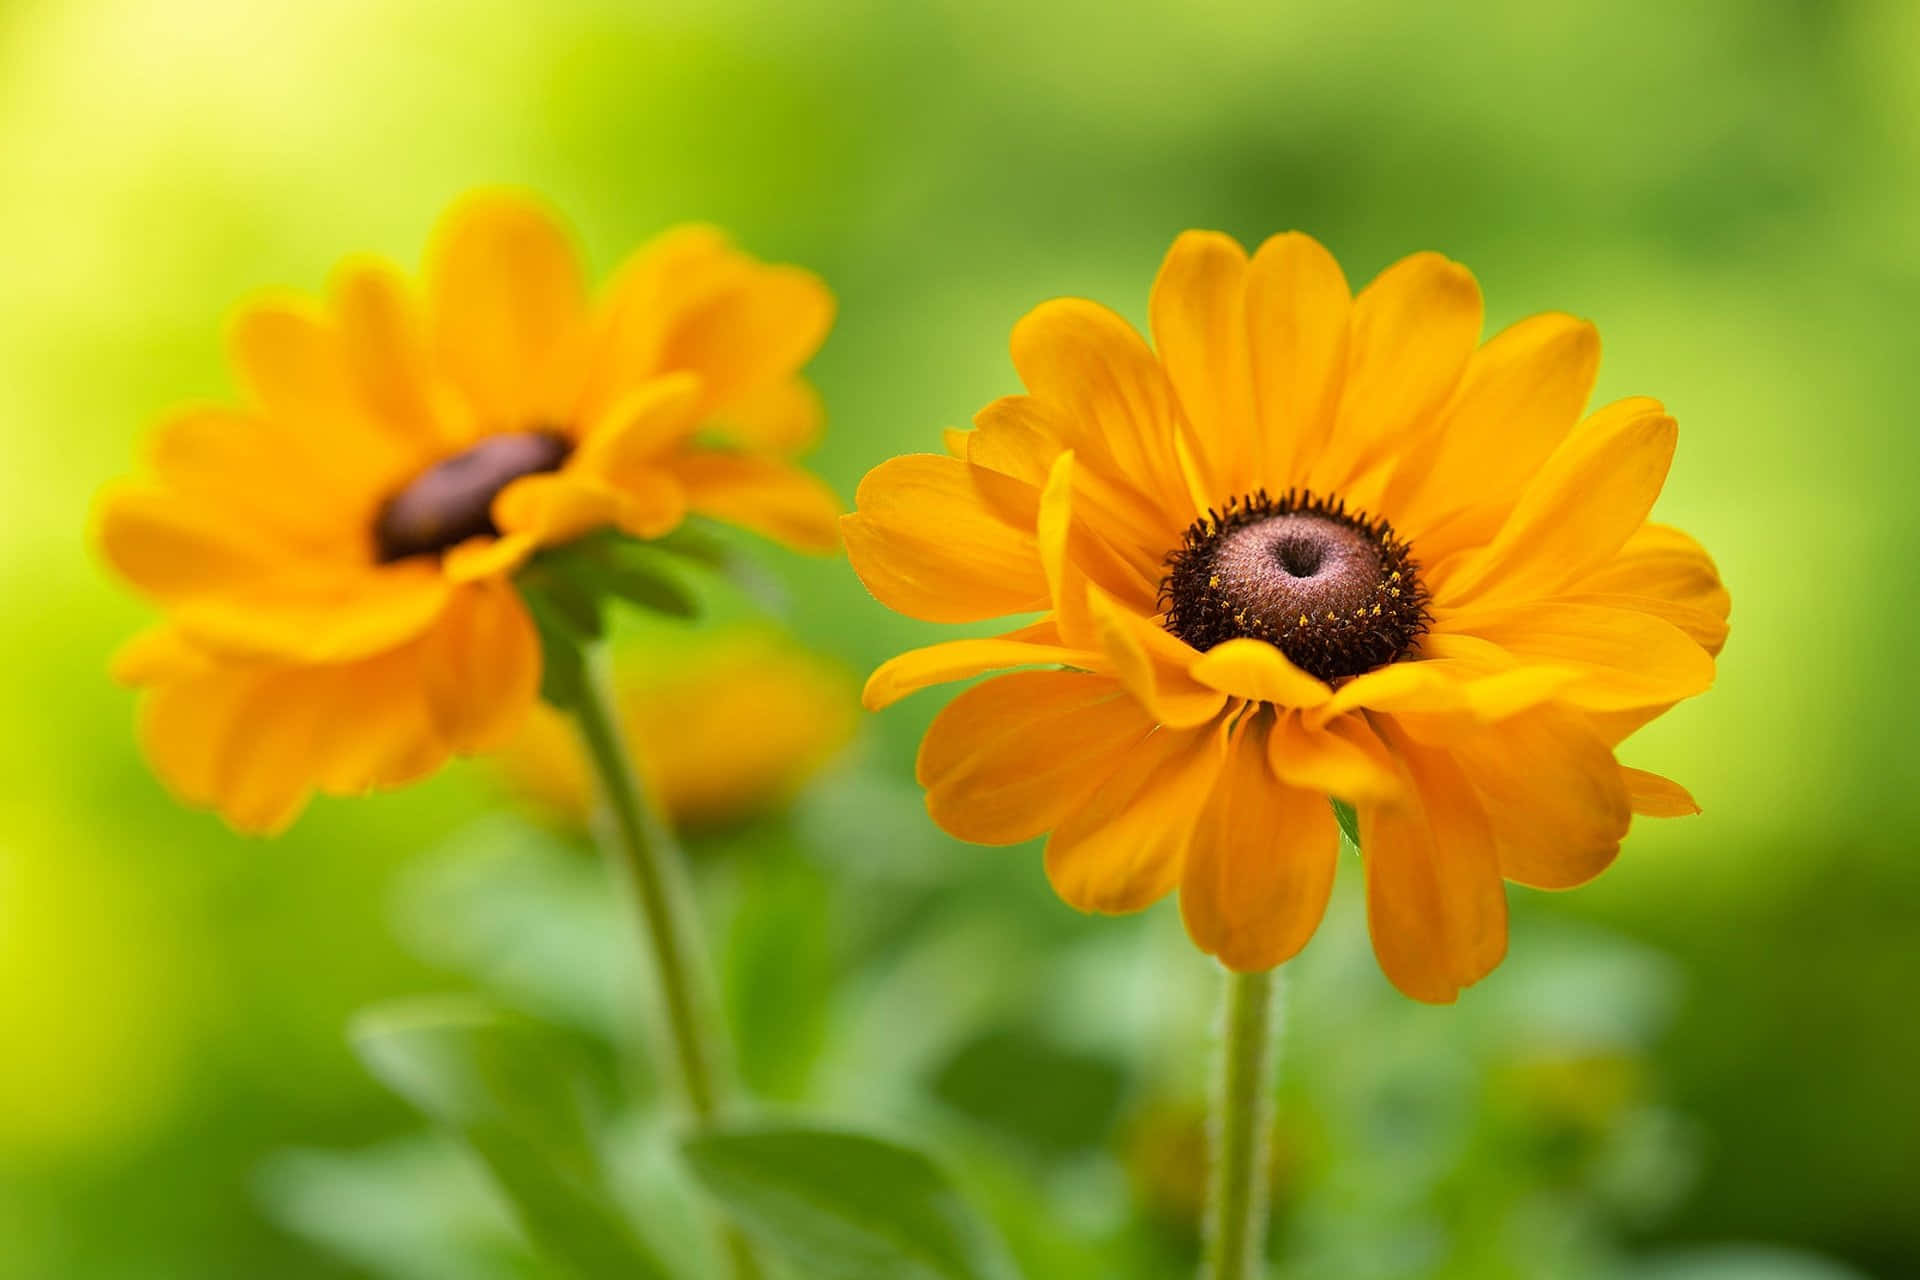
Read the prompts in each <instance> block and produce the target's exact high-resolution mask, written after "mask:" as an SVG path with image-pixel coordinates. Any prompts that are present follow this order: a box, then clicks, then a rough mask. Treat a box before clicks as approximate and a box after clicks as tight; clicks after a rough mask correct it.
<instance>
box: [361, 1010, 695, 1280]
mask: <svg viewBox="0 0 1920 1280" xmlns="http://www.w3.org/2000/svg"><path fill="white" fill-rule="evenodd" d="M352 1040H353V1044H354V1048H355V1049H356V1050H357V1051H358V1052H359V1054H360V1057H361V1060H362V1061H364V1062H365V1063H366V1064H367V1068H368V1069H369V1070H370V1071H372V1072H373V1074H374V1075H375V1076H377V1077H378V1078H379V1079H380V1081H381V1082H382V1083H383V1084H385V1085H386V1086H387V1087H388V1088H390V1089H392V1090H393V1091H394V1092H395V1093H398V1094H399V1095H400V1096H401V1097H403V1098H405V1099H406V1100H407V1101H409V1102H411V1103H413V1104H414V1105H415V1106H416V1107H418V1108H420V1110H422V1111H423V1112H425V1113H426V1114H427V1115H428V1116H430V1117H431V1118H433V1119H434V1120H436V1121H438V1122H439V1123H440V1124H442V1125H445V1126H446V1127H447V1128H448V1129H450V1130H452V1131H453V1132H454V1133H456V1134H458V1135H459V1136H460V1137H461V1138H462V1139H463V1140H464V1141H465V1142H466V1144H467V1145H468V1146H469V1147H471V1148H472V1149H473V1151H474V1152H475V1154H477V1155H478V1156H479V1157H480V1159H481V1160H482V1161H483V1162H484V1163H485V1164H486V1166H487V1168H488V1170H489V1171H490V1172H491V1173H492V1174H493V1176H494V1179H495V1181H496V1182H497V1183H498V1184H499V1187H500V1190H501V1192H502V1193H503V1194H504V1195H505V1196H506V1198H507V1199H508V1200H509V1201H510V1202H511V1203H512V1204H513V1206H514V1208H515V1209H516V1210H517V1211H518V1213H519V1216H520V1220H521V1225H522V1226H524V1227H525V1228H526V1231H527V1234H528V1236H529V1237H531V1238H532V1240H533V1242H534V1244H535V1246H536V1247H537V1248H538V1249H539V1250H540V1251H541V1252H542V1253H543V1254H544V1255H546V1256H547V1257H548V1258H550V1259H551V1260H552V1261H554V1262H556V1263H558V1264H560V1265H561V1266H563V1267H564V1268H566V1270H568V1271H569V1272H571V1273H573V1274H575V1275H579V1276H582V1277H587V1278H588V1280H599V1278H600V1277H607V1278H608V1280H615V1278H617V1277H626V1278H632V1277H640V1278H641V1280H646V1278H648V1277H663V1278H664V1277H665V1276H666V1275H667V1272H666V1269H665V1267H664V1266H663V1265H662V1264H661V1263H660V1262H659V1261H658V1260H657V1259H656V1258H655V1257H654V1256H653V1254H652V1253H651V1252H650V1251H649V1250H648V1249H647V1247H646V1246H645V1245H644V1244H643V1243H642V1242H641V1240H640V1238H639V1237H638V1235H636V1234H635V1233H634V1231H633V1229H632V1227H631V1226H630V1224H628V1223H627V1221H626V1220H625V1218H624V1217H623V1216H622V1215H621V1213H620V1211H619V1210H618V1209H617V1208H616V1207H615V1206H614V1204H613V1202H612V1200H611V1199H610V1198H609V1196H608V1194H607V1191H606V1186H605V1180H604V1177H603V1174H602V1171H601V1165H600V1159H599V1153H598V1151H597V1149H596V1146H595V1142H594V1137H593V1130H592V1127H591V1125H590V1123H589V1120H588V1115H587V1108H586V1096H587V1090H586V1086H585V1072H584V1070H583V1069H582V1068H580V1066H579V1065H578V1063H577V1062H576V1061H574V1060H572V1057H573V1056H572V1055H571V1054H569V1053H568V1052H567V1051H566V1046H565V1044H564V1042H563V1041H562V1040H561V1039H560V1038H559V1037H558V1036H556V1035H555V1034H554V1033H552V1032H551V1031H548V1030H547V1029H545V1028H543V1027H541V1026H540V1025H539V1024H538V1023H535V1022H533V1021H531V1020H528V1019H523V1018H516V1017H511V1016H508V1015H505V1014H502V1013H500V1012H498V1011H496V1010H493V1009H491V1008H488V1007H487V1006H486V1005H484V1004H482V1003H480V1002H478V1001H473V1000H461V999H453V1000H435V1001H420V1002H410V1003H408V1004H406V1005H403V1006H394V1007H389V1008H383V1009H380V1010H375V1011H373V1012H370V1013H367V1014H363V1015H361V1017H359V1018H358V1019H356V1021H355V1023H354V1026H353V1029H352Z"/></svg>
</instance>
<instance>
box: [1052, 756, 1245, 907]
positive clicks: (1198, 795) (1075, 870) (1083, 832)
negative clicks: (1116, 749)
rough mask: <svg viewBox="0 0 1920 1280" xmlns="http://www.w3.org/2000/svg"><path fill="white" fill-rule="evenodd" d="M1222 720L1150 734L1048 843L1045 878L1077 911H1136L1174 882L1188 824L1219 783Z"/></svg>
mask: <svg viewBox="0 0 1920 1280" xmlns="http://www.w3.org/2000/svg"><path fill="white" fill-rule="evenodd" d="M1226 745H1227V725H1226V723H1225V721H1222V722H1220V723H1219V724H1217V725H1212V726H1209V727H1206V728H1201V729H1191V730H1176V729H1168V728H1165V727H1161V728H1158V729H1155V730H1154V731H1153V732H1152V733H1151V734H1150V735H1149V736H1148V737H1147V738H1146V740H1145V741H1144V742H1141V743H1140V744H1139V745H1138V746H1136V747H1134V748H1133V750H1132V751H1130V752H1128V754H1127V755H1126V756H1125V757H1124V758H1123V759H1122V760H1121V761H1120V764H1119V766H1118V767H1117V768H1116V769H1115V770H1114V772H1113V774H1112V776H1110V777H1109V778H1107V779H1106V781H1105V782H1104V783H1102V784H1101V785H1100V786H1099V787H1098V788H1097V789H1096V790H1095V791H1094V792H1093V793H1092V795H1091V796H1089V797H1088V798H1087V800H1086V802H1085V803H1084V804H1082V805H1080V806H1079V808H1078V809H1077V810H1075V811H1074V812H1073V813H1072V814H1071V815H1070V816H1068V817H1067V818H1065V819H1064V820H1063V821H1061V822H1060V823H1059V824H1058V825H1057V826H1056V827H1055V828H1054V831H1053V837H1052V838H1051V839H1049V840H1048V841H1047V879H1048V880H1049V881H1050V882H1051V883H1052V885H1053V889H1054V892H1055V893H1057V894H1059V895H1060V897H1061V898H1062V899H1063V900H1064V901H1065V902H1066V903H1067V904H1068V905H1069V906H1072V907H1075V908H1077V909H1079V910H1081V911H1103V912H1125V911H1139V910H1141V909H1142V908H1144V907H1147V906H1149V905H1151V904H1152V903H1153V902H1154V901H1156V900H1157V899H1159V898H1160V897H1162V896H1164V895H1165V894H1166V893H1167V891H1168V890H1170V889H1172V888H1173V887H1174V885H1176V884H1177V883H1179V879H1180V868H1181V862H1182V860H1183V858H1184V856H1185V854H1186V851H1187V845H1188V841H1189V839H1190V837H1191V836H1192V834H1193V826H1194V822H1195V820H1196V819H1197V817H1198V815H1199V813H1200V810H1201V807H1202V806H1203V805H1205V803H1206V800H1207V796H1208V795H1209V794H1211V792H1212V790H1213V785H1214V781H1215V779H1216V778H1218V777H1219V774H1220V767H1221V763H1222V759H1223V757H1224V755H1225V752H1226Z"/></svg>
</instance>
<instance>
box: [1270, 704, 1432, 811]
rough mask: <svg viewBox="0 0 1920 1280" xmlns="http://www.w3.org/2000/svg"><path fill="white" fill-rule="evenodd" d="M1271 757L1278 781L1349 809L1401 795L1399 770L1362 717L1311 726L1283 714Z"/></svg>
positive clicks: (1274, 734)
mask: <svg viewBox="0 0 1920 1280" xmlns="http://www.w3.org/2000/svg"><path fill="white" fill-rule="evenodd" d="M1267 757H1268V760H1267V763H1268V765H1269V767H1271V768H1272V770H1273V772H1274V775H1275V776H1276V777H1279V778H1281V779H1282V780H1284V781H1286V782H1289V783H1292V784H1293V785H1294V786H1296V787H1305V788H1306V789H1308V790H1310V791H1315V792H1318V793H1319V794H1320V795H1323V796H1338V797H1339V798H1340V799H1342V800H1345V801H1347V802H1349V803H1351V804H1363V803H1374V802H1378V801H1384V800H1391V799H1395V798H1397V797H1398V796H1399V795H1400V793H1401V791H1402V790H1403V784H1402V781H1401V778H1400V772H1399V768H1398V766H1397V765H1395V764H1394V762H1393V758H1392V757H1391V756H1390V755H1389V754H1388V753H1387V749H1386V746H1385V744H1383V743H1382V742H1381V741H1380V739H1379V737H1378V735H1376V734H1375V733H1374V731H1373V729H1372V728H1371V726H1369V725H1368V723H1367V721H1366V719H1365V718H1364V717H1363V716H1358V715H1345V716H1337V717H1335V718H1334V719H1332V720H1330V721H1328V722H1327V723H1326V724H1324V725H1313V724H1309V723H1308V722H1307V721H1306V719H1305V718H1304V717H1302V716H1301V715H1299V714H1298V713H1288V714H1283V715H1281V716H1279V717H1277V718H1276V720H1275V722H1274V725H1273V729H1272V731H1271V732H1270V734H1269V735H1268V738H1267Z"/></svg>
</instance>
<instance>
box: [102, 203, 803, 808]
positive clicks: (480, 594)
mask: <svg viewBox="0 0 1920 1280" xmlns="http://www.w3.org/2000/svg"><path fill="white" fill-rule="evenodd" d="M425 276H426V279H425V288H424V290H423V291H422V293H421V295H420V296H416V295H415V294H414V292H413V291H412V290H411V289H410V287H409V286H408V284H407V282H406V281H405V280H404V279H403V278H402V276H401V275H400V274H399V272H397V271H396V270H395V269H394V268H392V267H390V266H388V265H387V264H385V263H382V262H378V261H373V260H366V259H361V260H354V261H350V262H348V263H346V264H344V265H343V266H342V267H341V268H340V269H339V270H338V271H337V272H336V273H335V275H334V278H333V280H332V282H331V285H330V288H329V290H328V295H327V297H326V299H325V300H324V302H321V303H319V304H313V303H309V302H306V301H303V300H300V299H295V298H288V299H274V300H269V301H263V302H260V303H257V304H255V305H253V306H251V307H249V308H247V309H246V310H245V311H244V312H243V313H242V314H241V316H240V317H239V320H238V322H237V324H236V325H235V327H234V331H233V360H234V363H235V365H236V366H237V367H238V369H239V371H240V373H241V376H242V379H243V382H244V384H245V387H246V390H247V393H248V397H247V399H248V403H247V404H246V406H245V407H243V408H205V409H196V410H190V411H188V412H185V413H181V414H178V415H176V416H174V417H173V418H172V419H170V420H169V421H167V422H165V423H164V424H163V425H162V426H161V428H160V429H159V431H158V433H157V434H156V436H155V438H154V440H153V443H152V446H151V448H150V450H149V452H148V457H147V461H148V471H149V475H148V476H147V477H146V478H144V479H141V480H138V481H134V482H130V483H126V484H122V485H120V486H117V487H115V488H114V489H112V490H110V491H109V492H108V493H107V494H106V495H104V497H103V499H102V501H101V503H100V507H99V513H98V538H99V542H100V546H101V548H102V550H103V552H104V554H105V555H106V558H107V560H108V561H109V562H110V563H111V564H112V565H113V567H114V568H115V569H116V570H118V571H119V572H120V573H121V574H122V575H123V576H125V577H126V578H127V579H128V581H130V582H131V583H132V584H133V585H134V586H135V587H136V588H138V589H139V590H140V591H141V592H142V593H144V594H145V595H147V596H148V597H149V598H151V599H152V600H153V601H154V602H155V603H156V604H158V605H159V606H160V607H161V608H162V610H163V611H164V613H165V621H164V622H163V623H161V624H160V625H159V626H157V627H155V628H154V629H152V630H150V631H148V632H147V633H145V634H144V635H142V636H140V637H138V638H137V639H136V640H134V642H133V643H132V644H131V645H129V646H128V647H127V649H125V650H124V651H123V652H122V653H121V654H120V656H119V658H118V659H117V661H116V663H115V670H116V674H117V675H118V676H119V678H121V679H122V680H124V681H126V682H128V683H131V684H134V685H138V686H141V687H142V688H143V689H144V690H145V696H144V697H143V699H142V707H141V718H140V736H141V741H142V744H143V746H144V748H145V750H146V753H147V755H148V757H149V759H150V760H151V761H152V762H153V765H154V768H155V770H156V771H157V772H158V773H159V774H160V775H161V776H162V778H164V779H165V780H166V782H167V783H168V784H169V785H170V786H171V787H173V789H174V790H175V791H177V792H178V793H179V794H180V795H181V796H182V797H183V798H184V799H186V800H187V801H189V802H190V803H194V804H200V805H209V806H213V807H216V808H218V809H219V810H220V812H221V813H222V814H223V815H225V817H226V818H227V819H228V821H230V822H231V823H233V824H234V825H235V826H236V827H239V828H241V829H243V830H248V831H262V832H265V831H274V830H278V829H280V828H282V827H284V826H285V825H286V824H287V823H289V822H291V821H292V820H293V818H294V817H295V816H296V815H297V814H298V813H299V811H300V809H301V808H302V806H303V805H304V804H305V802H306V799H307V796H308V795H309V793H310V792H311V791H313V790H316V789H317V790H320V791H324V792H327V793H330V794H346V793H354V792H361V791H365V790H367V789H368V788H370V787H379V786H393V785H398V784H400V783H404V782H407V781H409V780H412V779H415V778H418V777H421V776H422V775H425V774H427V773H431V772H432V771H433V770H435V769H436V768H438V767H439V766H440V765H441V763H443V762H444V761H445V760H446V759H447V757H448V756H449V755H450V754H452V753H455V752H472V751H480V750H485V749H488V748H491V747H494V746H497V745H499V744H500V743H503V742H505V741H507V740H508V739H509V738H511V737H512V735H513V734H514V733H515V732H516V731H517V730H518V729H519V726H520V723H521V722H522V720H523V719H524V718H525V716H526V713H527V711H528V709H529V708H530V707H531V706H532V705H533V704H534V702H535V699H536V696H537V690H538V687H539V678H540V647H539V642H538V639H537V636H536V634H535V630H534V627H533V625H532V622H531V621H530V619H529V616H528V613H527V610H526V608H525V606H524V605H523V603H522V602H521V600H520V598H519V596H518V594H517V593H516V592H515V590H514V587H513V583H512V575H513V574H514V573H515V571H516V570H517V569H519V568H520V566H521V565H523V564H524V563H526V561H527V560H528V559H529V557H531V556H532V555H533V554H534V553H535V552H537V551H539V550H541V549H542V548H546V547H552V546H556V545H559V544H562V543H566V542H569V541H571V540H573V539H575V538H578V537H580V536H581V535H583V534H585V533H589V532H592V531H594V530H598V529H603V528H613V529H617V530H620V531H622V532H624V533H625V534H628V535H631V536H632V537H635V538H655V537H659V536H661V535H663V534H665V533H667V532H669V531H671V530H672V529H674V528H675V527H676V526H677V525H679V524H680V522H681V521H682V520H683V519H684V518H685V517H686V516H687V515H688V513H699V514H703V515H708V516H713V517H717V518H719V519H722V520H727V521H732V522H735V523H738V524H741V525H744V526H746V527H748V528H751V529H755V530H757V531H759V532H762V533H764V534H767V535H768V536H771V537H774V538H777V539H779V540H781V541H784V542H787V543H790V544H792V545H794V546H797V547H801V548H804V549H808V550H815V551H824V550H829V549H831V548H833V547H834V546H835V545H837V536H836V530H835V528H834V524H833V521H834V518H835V516H836V515H837V512H838V506H837V504H836V502H835V501H834V499H833V497H832V495H831V494H830V493H829V492H828V491H827V490H826V489H825V488H824V487H823V486H822V485H821V484H820V483H819V482H818V481H817V480H816V479H814V478H813V477H812V476H810V475H808V474H807V473H806V472H804V471H802V470H800V469H799V468H798V467H796V466H795V465H793V463H791V462H790V461H788V455H790V454H791V453H793V452H794V451H796V450H797V449H799V448H800V447H802V446H804V445H805V444H806V443H808V442H809V441H810V440H811V439H812V437H813V435H814V433H815V432H816V430H817V428H818V426H819V423H820V418H821V414H820V407H819V402H818V399H817V397H816V396H815V395H814V393H813V392H812V390H811V389H810V388H809V387H808V386H807V385H806V383H804V382H803V381H801V379H800V377H799V372H798V371H799V369H800V367H801V366H802V365H803V364H804V363H805V362H806V361H807V359H808V358H809V357H810V356H811V355H812V354H813V352H814V351H815V349H816V348H818V346H819V345H820V342H821V340H822V339H823V338H824V337H825V335H826V332H827V329H828V327H829V325H830V324H831V321H832V313H833V302H832V298H831V296H830V295H829V294H828V292H827V290H826V288H825V287H824V286H823V285H822V284H821V283H820V281H819V280H818V279H817V278H815V277H814V276H812V275H811V274H809V273H807V272H804V271H801V270H799V269H797V268H794V267H777V266H767V265H764V264H762V263H759V262H756V261H755V260H753V259H751V258H749V257H747V256H746V255H744V254H742V253H740V252H739V251H737V250H735V249H734V248H732V247H731V246H730V245H729V244H728V243H727V241H726V239H725V237H724V236H722V235H721V234H720V233H719V232H717V231H715V230H713V229H711V228H707V227H684V228H679V229H676V230H674V231H671V232H668V233H667V234H666V235H664V236H662V237H661V238H659V239H658V240H656V241H654V242H653V243H652V244H651V245H649V246H647V247H646V248H644V249H642V250H641V251H640V252H639V253H637V254H636V255H634V257H633V258H632V259H631V260H630V261H629V262H628V263H627V264H626V265H625V266H624V267H622V268H621V270H620V272H619V273H618V275H617V276H616V277H615V279H614V281H613V283H612V284H611V286H610V287H609V288H608V289H607V290H606V292H605V293H604V295H603V296H602V297H601V298H600V299H598V301H597V302H596V301H595V300H594V299H592V298H590V296H589V293H588V288H587V284H586V281H585V279H584V277H583V275H582V272H581V268H580V265H579V261H578V259H577V256H576V254H575V252H574V249H573V246H572V244H571V242H570V240H569V239H568V236H567V234H566V232H565V231H564V230H563V229H562V228H561V226H560V225H559V224H558V223H557V222H556V221H555V220H554V219H553V218H552V217H551V216H550V215H549V214H547V213H546V212H545V211H544V210H543V209H542V208H541V207H539V206H537V205H535V204H533V203H531V202H529V201H528V200H526V199H524V198H522V197H519V196H515V195H510V194H501V193H483V194H477V195H473V196H470V197H468V198H466V199H464V200H462V201H461V202H460V203H458V204H457V205H455V207H454V208H453V209H452V210H451V211H450V212H449V213H448V215H447V217H446V219H445V220H444V222H443V224H442V226H441V227H440V229H439V230H438V232H437V234H436V235H435V237H434V239H433V243H432V247H431V249H430V251H429V253H428V257H427V264H426V272H425Z"/></svg>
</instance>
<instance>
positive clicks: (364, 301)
mask: <svg viewBox="0 0 1920 1280" xmlns="http://www.w3.org/2000/svg"><path fill="white" fill-rule="evenodd" d="M331 292H332V300H333V310H334V314H335V316H336V317H338V322H339V333H340V338H339V341H340V351H341V358H342V360H343V362H344V364H345V367H346V372H347V376H348V378H349V379H350V381H351V383H352V385H353V388H354V391H355V393H356V397H357V399H358V400H359V402H360V403H361V404H362V405H364V406H365V407H366V409H367V411H368V412H369V413H371V414H372V416H373V417H375V418H377V419H378V420H379V421H381V422H382V423H384V424H385V425H387V426H388V427H390V428H392V429H393V430H394V431H396V432H397V433H399V434H401V435H403V436H411V437H413V438H414V439H416V440H418V441H419V442H420V443H421V445H422V447H423V448H424V449H426V450H429V451H432V452H449V451H456V452H457V451H458V450H460V449H462V448H464V447H466V446H467V445H469V444H471V443H472V442H473V439H474V437H475V435H476V429H477V428H476V424H475V423H474V421H473V419H472V416H471V411H470V410H469V409H468V407H467V406H466V405H465V404H464V403H463V402H462V401H461V400H460V398H459V397H458V396H456V395H453V394H451V392H450V389H449V388H447V387H445V386H444V385H442V384H441V382H440V380H439V377H438V375H437V373H436V372H435V370H434V367H433V355H432V350H431V348H430V346H429V345H428V342H427V331H426V319H425V317H424V316H423V315H422V314H421V311H420V307H419V304H418V303H417V302H415V300H414V298H413V296H412V293H411V291H410V290H409V289H408V287H407V283H406V281H405V279H404V278H403V277H402V276H401V275H400V273H399V271H398V270H396V269H395V268H394V267H393V266H392V265H391V264H390V263H386V262H382V261H380V260H379V259H375V258H359V259H353V260H350V261H348V262H347V263H345V264H343V265H342V266H341V267H340V268H339V269H338V270H336V271H335V272H334V276H333V280H332V290H331Z"/></svg>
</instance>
